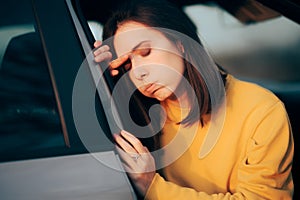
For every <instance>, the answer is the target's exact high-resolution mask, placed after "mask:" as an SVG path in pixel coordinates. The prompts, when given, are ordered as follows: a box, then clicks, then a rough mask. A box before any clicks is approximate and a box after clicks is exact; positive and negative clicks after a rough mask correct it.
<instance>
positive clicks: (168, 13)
mask: <svg viewBox="0 0 300 200" xmlns="http://www.w3.org/2000/svg"><path fill="white" fill-rule="evenodd" d="M127 21H135V22H139V23H142V24H144V25H146V26H149V27H158V28H164V29H168V30H173V31H176V32H179V33H182V34H184V35H186V36H187V37H189V38H191V39H192V40H193V41H195V42H192V43H191V42H185V41H180V42H181V43H182V45H183V48H184V49H185V52H184V54H185V61H184V62H185V72H184V76H185V78H186V79H187V80H188V82H189V84H190V86H191V88H192V89H193V92H195V95H196V99H191V100H190V103H191V106H192V107H191V108H192V109H191V110H190V113H189V114H188V115H187V117H186V118H185V119H183V120H182V121H181V123H182V124H186V125H190V124H192V123H194V122H196V121H198V120H200V121H201V122H203V121H202V117H203V115H205V114H208V113H210V111H211V108H212V105H213V104H219V103H220V102H218V101H221V99H222V98H223V97H217V98H215V100H214V101H212V99H211V94H210V91H209V88H208V87H207V84H206V82H207V81H206V79H204V77H203V76H202V75H201V74H203V73H201V74H200V73H199V69H200V71H203V70H204V71H209V68H211V67H212V66H210V65H211V64H210V63H213V62H206V61H205V60H209V61H210V58H209V56H208V55H207V54H203V51H204V50H203V46H202V44H201V41H200V39H199V37H198V34H197V28H196V26H195V25H194V23H193V22H192V21H191V20H190V18H189V17H188V16H187V15H186V14H185V13H184V12H183V11H182V10H181V9H179V8H178V7H176V6H174V5H173V4H171V3H170V2H168V1H164V0H131V1H125V3H124V4H123V5H121V7H120V8H119V9H117V10H116V11H114V12H113V13H112V16H111V17H110V18H109V20H108V21H107V23H106V24H105V26H104V30H103V40H106V39H108V38H109V37H112V36H113V35H114V34H115V33H116V31H117V29H118V26H119V25H121V24H122V23H125V22H127ZM163 34H164V35H165V36H166V37H167V38H168V39H169V40H170V41H173V42H178V40H180V38H177V37H176V35H174V34H172V33H170V34H168V33H165V32H164V33H163ZM213 64H214V63H213ZM204 74H205V76H211V77H209V80H212V81H213V80H216V79H218V77H216V76H215V75H213V74H211V73H209V72H207V73H206V72H205V73H204ZM220 74H221V77H222V81H223V83H222V85H220V84H216V85H215V86H214V87H217V88H215V89H214V93H215V94H214V95H216V96H218V95H219V94H218V93H220V95H221V94H222V92H221V91H222V90H223V88H221V87H223V86H224V85H225V82H226V79H225V77H226V73H220ZM219 87H220V88H219ZM195 106H199V110H197V109H193V108H194V107H195ZM199 112H200V119H199V118H198V116H199Z"/></svg>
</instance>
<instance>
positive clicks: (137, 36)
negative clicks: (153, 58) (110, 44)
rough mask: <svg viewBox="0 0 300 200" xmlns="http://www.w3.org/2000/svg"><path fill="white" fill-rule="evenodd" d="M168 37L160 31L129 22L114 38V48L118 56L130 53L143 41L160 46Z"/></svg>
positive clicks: (120, 28) (119, 29)
mask: <svg viewBox="0 0 300 200" xmlns="http://www.w3.org/2000/svg"><path fill="white" fill-rule="evenodd" d="M162 40H166V37H165V36H164V35H163V34H162V33H161V32H160V31H158V30H155V29H153V28H151V27H148V26H146V25H144V24H141V23H138V22H134V21H129V22H125V23H124V24H122V25H121V26H120V27H119V28H118V29H117V31H116V34H115V36H114V47H115V50H116V53H117V55H118V56H120V55H124V54H126V53H129V52H130V51H131V50H132V49H133V48H134V47H135V46H136V45H138V44H139V43H141V42H142V41H150V42H151V45H152V46H153V45H159V44H160V43H161V41H162Z"/></svg>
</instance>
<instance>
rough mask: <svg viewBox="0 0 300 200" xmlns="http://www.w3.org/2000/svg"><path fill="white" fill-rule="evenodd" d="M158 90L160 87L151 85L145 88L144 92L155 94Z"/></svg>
mask: <svg viewBox="0 0 300 200" xmlns="http://www.w3.org/2000/svg"><path fill="white" fill-rule="evenodd" d="M157 89H158V86H157V85H156V84H155V83H149V84H148V85H146V86H145V88H144V91H145V92H147V93H151V94H153V93H154V92H155V91H156V90H157Z"/></svg>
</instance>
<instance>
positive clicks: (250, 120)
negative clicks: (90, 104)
mask: <svg viewBox="0 0 300 200" xmlns="http://www.w3.org/2000/svg"><path fill="white" fill-rule="evenodd" d="M181 34H183V35H184V36H182V35H181ZM112 36H113V40H112V41H113V44H112V45H110V46H109V45H103V44H102V42H100V41H97V42H95V47H96V48H97V49H96V50H95V52H94V55H95V61H96V62H103V61H110V60H111V59H112V57H114V55H115V56H116V57H118V58H117V59H116V60H114V61H112V62H111V63H110V67H111V74H112V75H113V76H117V75H118V74H119V73H120V72H119V70H120V68H121V67H120V66H122V64H124V63H126V65H125V68H126V70H127V71H128V73H129V77H130V79H131V81H132V82H133V84H134V85H135V86H136V88H137V89H138V90H139V91H140V93H141V94H143V95H144V96H147V97H150V98H155V99H157V100H158V101H159V102H160V105H161V106H162V107H163V108H164V110H165V114H166V118H165V121H164V123H163V129H162V134H161V135H159V144H160V147H161V148H164V147H165V146H168V144H170V143H172V140H173V139H174V138H177V137H178V138H180V139H179V140H180V142H178V143H175V144H176V145H175V146H174V145H173V146H172V145H171V146H172V148H169V149H168V150H166V153H164V154H163V155H161V160H162V163H164V164H163V165H162V166H161V167H162V171H161V172H160V173H158V172H157V170H156V169H158V167H157V165H158V164H157V162H158V161H157V160H155V159H154V158H153V156H152V155H151V154H150V153H149V150H148V149H147V148H146V147H145V146H143V144H142V143H141V142H140V140H139V139H138V138H137V137H135V136H134V135H133V134H131V133H129V132H127V131H125V130H124V131H121V133H120V134H116V135H115V141H116V143H117V145H118V146H119V147H120V149H122V150H123V151H120V155H121V157H122V159H123V161H124V167H125V169H126V170H127V171H128V172H129V175H130V177H131V179H132V181H133V183H134V184H135V186H136V188H137V190H138V191H139V193H140V194H141V195H142V196H144V197H145V199H233V198H234V199H292V195H293V180H292V175H291V167H292V159H293V151H294V147H293V138H292V134H291V130H290V126H289V120H288V117H287V114H286V111H285V108H284V105H283V103H282V102H281V101H280V100H279V99H278V98H277V97H275V96H274V95H273V94H272V93H271V92H269V91H267V90H266V89H264V88H261V87H259V86H257V85H255V84H251V83H247V82H243V81H240V80H237V79H235V78H234V77H233V76H231V75H227V74H226V73H224V71H223V70H221V69H217V68H216V66H215V64H214V63H213V62H212V61H211V60H210V58H209V56H208V55H207V54H206V53H205V51H204V49H203V47H202V45H201V42H200V39H199V38H198V36H197V32H196V28H195V27H194V25H193V23H192V22H191V21H190V20H189V18H188V17H187V16H186V15H185V14H184V13H183V12H182V11H181V10H179V9H177V8H176V7H174V6H172V5H171V4H169V3H168V2H165V1H161V0H148V1H131V2H130V3H127V4H126V5H125V6H124V5H123V6H122V9H119V10H117V11H115V12H114V13H113V15H112V16H111V17H110V19H109V20H108V22H107V23H106V25H105V27H104V34H103V39H104V40H106V39H108V38H109V37H112ZM186 38H190V39H191V40H189V39H186ZM195 44H196V45H195ZM215 72H217V73H215ZM220 77H221V78H220ZM224 86H225V87H224ZM224 89H225V94H224V93H223V91H224ZM222 108H225V111H226V113H225V114H224V112H221V111H222ZM223 111H224V110H223ZM222 113H223V114H222ZM218 119H221V120H220V121H219V122H220V124H221V128H220V129H217V131H215V132H217V134H215V132H211V131H210V127H211V126H213V124H214V123H215V121H217V120H218ZM215 130H216V129H215ZM184 145H185V147H184V148H181V146H184ZM178 148H179V149H180V151H181V152H180V153H178V154H177V153H176V152H177V151H178ZM124 152H125V153H124ZM174 152H175V153H174ZM126 153H127V154H128V155H131V156H128V155H127V154H126ZM175 154H176V155H175ZM174 155H175V156H174ZM132 157H133V158H132ZM173 158H175V159H173ZM170 160H171V162H170Z"/></svg>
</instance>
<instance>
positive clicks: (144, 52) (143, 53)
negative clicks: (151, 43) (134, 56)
mask: <svg viewBox="0 0 300 200" xmlns="http://www.w3.org/2000/svg"><path fill="white" fill-rule="evenodd" d="M138 51H139V52H138V53H139V55H141V56H143V57H146V56H148V55H149V54H150V53H151V48H143V49H138Z"/></svg>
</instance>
